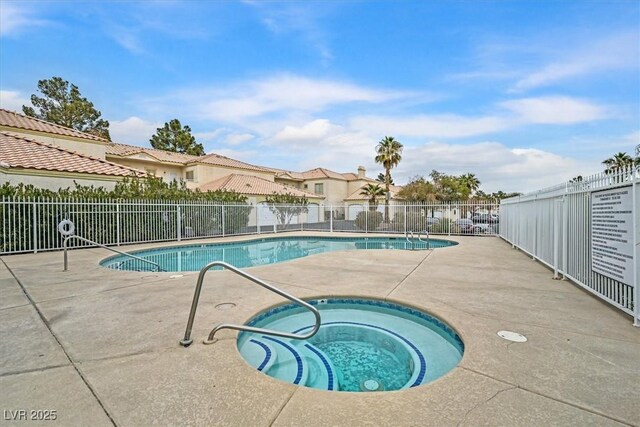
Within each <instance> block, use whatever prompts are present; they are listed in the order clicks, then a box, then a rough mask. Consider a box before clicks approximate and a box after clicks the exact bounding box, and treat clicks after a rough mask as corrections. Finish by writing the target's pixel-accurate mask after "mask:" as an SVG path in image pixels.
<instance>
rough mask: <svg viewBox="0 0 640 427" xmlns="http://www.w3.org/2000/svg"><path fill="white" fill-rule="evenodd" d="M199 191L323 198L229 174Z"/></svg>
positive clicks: (263, 180)
mask: <svg viewBox="0 0 640 427" xmlns="http://www.w3.org/2000/svg"><path fill="white" fill-rule="evenodd" d="M198 188H199V189H200V190H201V191H216V190H225V191H235V192H236V193H241V194H250V195H254V196H270V195H272V194H273V193H277V194H287V193H289V194H293V195H295V196H298V197H307V198H314V199H322V198H324V196H320V195H317V194H312V193H307V192H305V191H302V190H299V189H297V188H294V187H290V186H288V185H282V184H278V183H276V182H272V181H268V180H266V179H263V178H258V177H257V176H251V175H240V174H235V173H234V174H231V175H226V176H223V177H222V178H220V179H217V180H215V181H211V182H208V183H206V184H203V185H201V186H199V187H198Z"/></svg>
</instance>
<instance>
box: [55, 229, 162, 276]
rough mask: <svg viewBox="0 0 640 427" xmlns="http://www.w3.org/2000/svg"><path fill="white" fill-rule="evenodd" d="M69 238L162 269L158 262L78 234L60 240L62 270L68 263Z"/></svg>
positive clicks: (65, 268) (65, 269)
mask: <svg viewBox="0 0 640 427" xmlns="http://www.w3.org/2000/svg"><path fill="white" fill-rule="evenodd" d="M71 239H78V240H82V241H83V242H87V243H91V244H92V245H96V246H100V247H101V248H104V249H108V250H110V251H112V252H116V253H119V254H120V255H125V256H128V257H130V258H133V259H137V260H138V261H142V262H146V263H149V264H153V265H155V266H156V268H157V269H158V271H164V270H163V269H162V268H161V267H160V264H158V263H157V262H153V261H149V260H148V259H144V258H140V257H138V256H135V255H131V254H129V253H126V252H122V251H119V250H117V249H113V248H110V247H109V246H105V245H102V244H100V243H98V242H94V241H93V240H89V239H85V238H84V237H80V236H76V235H72V236H67V237H65V239H64V242H62V247H63V249H64V270H63V271H67V265H68V260H67V249H68V247H67V242H68V241H69V240H71Z"/></svg>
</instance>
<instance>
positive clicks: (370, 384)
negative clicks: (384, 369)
mask: <svg viewBox="0 0 640 427" xmlns="http://www.w3.org/2000/svg"><path fill="white" fill-rule="evenodd" d="M360 390H362V391H382V390H384V387H382V384H380V383H379V382H378V381H376V380H364V381H363V382H362V384H360Z"/></svg>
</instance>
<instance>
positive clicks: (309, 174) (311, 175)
mask: <svg viewBox="0 0 640 427" xmlns="http://www.w3.org/2000/svg"><path fill="white" fill-rule="evenodd" d="M302 176H303V177H304V179H318V178H320V179H322V178H333V179H339V180H341V181H346V180H347V178H345V177H344V176H343V175H342V174H341V173H338V172H334V171H331V170H329V169H325V168H315V169H311V170H308V171H306V172H302Z"/></svg>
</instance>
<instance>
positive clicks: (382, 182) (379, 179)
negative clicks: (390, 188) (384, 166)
mask: <svg viewBox="0 0 640 427" xmlns="http://www.w3.org/2000/svg"><path fill="white" fill-rule="evenodd" d="M376 181H378V182H379V183H381V184H384V183H385V177H384V174H383V173H379V174H378V177H377V178H376ZM389 184H391V185H395V184H394V183H393V178H391V182H390V183H389Z"/></svg>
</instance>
